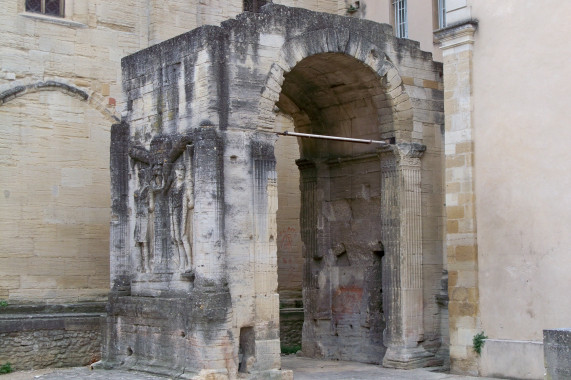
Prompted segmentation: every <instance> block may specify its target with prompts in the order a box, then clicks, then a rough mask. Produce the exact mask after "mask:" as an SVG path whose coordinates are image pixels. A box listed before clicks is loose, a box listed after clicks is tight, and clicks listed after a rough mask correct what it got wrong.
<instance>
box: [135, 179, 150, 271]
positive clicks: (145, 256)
mask: <svg viewBox="0 0 571 380" xmlns="http://www.w3.org/2000/svg"><path fill="white" fill-rule="evenodd" d="M138 177H139V187H138V188H137V190H135V192H134V198H135V210H136V220H135V233H134V235H135V236H134V238H135V245H136V246H137V248H138V249H139V252H138V253H139V260H140V262H139V265H140V267H139V270H140V271H141V272H150V271H151V270H152V266H151V261H152V255H151V253H152V251H151V250H149V243H150V242H152V239H151V237H150V236H149V235H150V234H149V232H151V231H150V230H151V225H152V223H149V210H150V205H149V200H150V199H149V198H150V197H149V184H148V169H144V168H141V169H139V173H138Z"/></svg>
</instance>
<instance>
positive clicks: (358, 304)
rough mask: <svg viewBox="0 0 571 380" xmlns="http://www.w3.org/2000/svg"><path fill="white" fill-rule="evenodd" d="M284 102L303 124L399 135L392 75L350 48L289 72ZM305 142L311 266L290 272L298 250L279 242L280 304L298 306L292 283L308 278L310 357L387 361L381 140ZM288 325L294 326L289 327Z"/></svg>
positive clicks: (343, 132)
mask: <svg viewBox="0 0 571 380" xmlns="http://www.w3.org/2000/svg"><path fill="white" fill-rule="evenodd" d="M277 106H278V108H279V109H280V111H281V112H282V114H285V115H288V117H289V118H290V120H291V121H290V128H294V129H295V131H296V132H302V133H314V134H326V135H333V136H339V137H352V138H362V139H374V140H380V139H382V138H387V137H393V136H394V134H393V135H392V136H391V133H392V131H393V128H394V123H393V107H392V103H391V101H390V97H389V96H388V95H387V89H386V87H384V86H383V81H382V78H380V77H379V75H378V74H377V73H375V72H374V71H373V70H371V69H370V68H369V67H368V66H366V65H365V64H363V63H362V62H360V61H358V60H357V59H355V58H353V57H350V56H348V55H345V54H339V53H323V54H317V55H313V56H310V57H308V58H306V59H304V60H302V61H300V62H299V63H298V65H296V66H295V67H294V68H293V69H292V70H291V71H290V72H289V73H287V74H285V75H284V83H283V86H282V91H281V93H280V97H279V100H278V102H277ZM284 119H285V118H284V117H279V118H278V120H280V122H279V124H280V126H279V128H280V129H283V128H284V124H286V125H287V123H284V121H283V120H284ZM285 128H287V127H285ZM281 140H282V139H281V138H280V141H279V142H278V144H277V147H276V149H277V150H279V149H280V144H281ZM298 144H299V159H297V160H296V164H297V166H298V170H299V190H300V193H299V210H300V211H299V229H300V234H299V235H300V237H299V238H300V240H301V242H302V244H301V247H300V248H301V251H302V252H301V253H300V252H298V253H297V260H302V261H303V264H302V265H298V267H297V269H298V270H300V271H301V273H290V274H287V275H286V274H284V272H286V268H284V267H283V266H284V265H286V266H288V267H289V268H287V269H290V270H291V269H292V268H295V265H292V264H291V255H294V254H295V252H294V253H292V252H287V250H286V249H284V248H283V247H281V246H279V245H278V272H279V273H280V274H282V275H281V276H280V277H279V281H280V284H279V289H280V297H281V301H280V302H281V304H282V306H284V305H287V304H288V302H286V301H285V300H284V295H285V297H291V290H292V289H291V286H288V285H290V284H289V283H291V282H295V281H297V279H298V277H301V281H300V282H301V287H302V289H300V290H301V291H302V294H303V308H304V322H303V330H302V333H301V334H300V335H301V336H302V338H301V340H302V351H303V353H304V355H306V356H310V357H325V358H331V359H341V360H356V361H361V362H368V363H380V362H381V361H382V358H383V356H384V353H385V351H386V348H385V346H384V345H383V330H384V328H385V326H386V321H385V315H384V313H383V302H382V298H383V297H382V290H383V289H382V261H383V260H382V257H383V244H382V242H381V218H380V212H381V173H380V164H379V157H378V154H377V149H378V146H377V145H373V144H354V143H347V142H337V141H327V140H316V139H298ZM281 149H283V148H281ZM282 157H283V155H278V181H279V182H278V196H280V201H279V205H280V206H279V209H280V210H281V209H282V208H288V209H289V208H292V205H291V203H290V202H291V196H285V195H283V193H284V190H282V188H281V187H282V186H283V181H280V178H281V177H280V174H282V173H280V167H284V165H282V164H281V163H280V162H279V161H280V159H281V158H282ZM290 165H293V162H291V163H290ZM285 166H287V165H285ZM282 171H284V169H282ZM284 201H285V204H284ZM290 214H291V212H290ZM282 218H283V216H281V215H280V212H279V211H278V216H277V223H278V231H280V230H279V226H280V225H284V224H285V223H284V222H283V220H282ZM288 232H291V231H285V232H282V236H279V235H278V241H280V239H284V238H287V239H291V237H286V236H285V234H286V233H288ZM292 240H293V241H295V238H294V239H292ZM284 256H289V257H290V260H288V259H287V258H285V257H284ZM284 263H285V264H284ZM296 276H297V277H296ZM289 303H291V302H289ZM284 314H286V315H287V313H283V312H282V313H281V315H282V319H284ZM282 323H283V322H282ZM286 323H287V317H286ZM284 332H285V333H286V334H290V335H291V334H292V332H291V331H284V329H283V328H282V335H284Z"/></svg>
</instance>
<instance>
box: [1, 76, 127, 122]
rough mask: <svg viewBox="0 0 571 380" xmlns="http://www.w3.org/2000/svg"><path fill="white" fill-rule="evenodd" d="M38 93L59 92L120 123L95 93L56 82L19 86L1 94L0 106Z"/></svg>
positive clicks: (40, 82)
mask: <svg viewBox="0 0 571 380" xmlns="http://www.w3.org/2000/svg"><path fill="white" fill-rule="evenodd" d="M38 91H59V92H61V93H63V94H66V95H69V96H71V97H74V98H76V99H79V100H81V101H84V102H86V103H87V104H88V105H90V106H91V107H93V108H94V109H96V110H97V111H99V112H100V113H101V114H102V115H103V116H104V117H105V118H106V119H108V120H109V121H111V122H112V123H117V122H119V121H120V117H119V115H118V114H117V113H116V112H113V111H110V110H109V109H107V107H105V105H104V103H103V97H102V96H101V95H99V94H97V93H95V92H92V93H91V94H89V93H88V92H86V91H84V90H82V89H81V88H79V87H76V86H74V85H71V84H68V83H65V82H60V81H56V80H47V81H37V82H34V83H29V84H17V85H15V86H13V87H11V88H9V89H7V90H5V91H2V92H0V106H2V105H4V104H6V103H8V102H9V101H11V100H14V99H16V98H19V97H21V96H24V95H26V94H31V93H34V92H38Z"/></svg>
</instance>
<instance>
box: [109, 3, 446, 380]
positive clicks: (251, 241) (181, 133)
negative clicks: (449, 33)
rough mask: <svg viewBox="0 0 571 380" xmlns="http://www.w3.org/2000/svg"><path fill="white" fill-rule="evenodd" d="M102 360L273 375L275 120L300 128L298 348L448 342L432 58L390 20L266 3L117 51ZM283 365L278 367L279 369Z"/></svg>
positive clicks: (188, 371) (378, 351) (372, 353)
mask: <svg viewBox="0 0 571 380" xmlns="http://www.w3.org/2000/svg"><path fill="white" fill-rule="evenodd" d="M122 66H123V87H124V91H125V95H126V101H127V112H126V117H125V118H124V121H123V123H121V124H116V125H114V127H113V130H112V145H111V169H112V196H113V219H112V225H111V268H112V269H111V287H112V290H111V294H110V301H109V308H108V317H107V333H106V336H105V348H104V361H105V363H106V364H107V365H109V366H118V365H123V366H127V367H130V368H135V369H137V368H138V369H143V370H150V371H153V372H159V373H169V374H171V375H178V376H182V377H186V378H193V376H197V378H203V377H206V376H208V374H217V376H221V378H226V377H229V378H234V377H236V376H237V374H238V373H240V372H242V373H245V374H249V375H248V376H251V377H252V378H254V377H256V378H257V377H263V378H269V377H272V376H275V377H276V378H281V377H282V376H288V374H287V373H282V372H280V339H279V299H278V298H279V297H278V294H277V262H276V239H277V228H276V210H277V208H278V204H277V190H278V189H277V182H276V170H275V163H276V157H275V155H274V144H275V141H276V139H277V136H276V133H275V125H274V122H275V119H276V115H277V114H278V113H280V112H281V113H285V114H288V115H289V116H290V117H291V118H292V119H293V122H294V125H295V131H297V132H305V133H313V134H324V135H334V136H345V137H353V138H361V139H373V140H383V141H387V144H384V145H373V144H368V145H367V144H364V145H357V144H349V143H346V142H334V141H331V142H327V141H321V140H304V141H300V155H301V158H300V159H299V160H298V161H297V165H298V167H299V170H300V174H301V180H300V190H301V197H302V200H301V213H300V225H301V235H302V241H303V246H304V247H303V255H304V264H303V281H304V282H303V298H304V299H303V303H304V309H305V320H304V325H303V352H304V354H305V355H308V356H313V357H327V358H337V359H347V360H358V361H363V362H369V363H379V364H380V363H382V364H383V365H385V366H391V367H399V368H412V367H418V366H423V365H428V364H431V363H432V364H434V363H436V362H437V361H438V355H436V353H437V351H438V348H439V347H438V346H439V344H440V342H441V338H442V336H441V332H440V331H441V329H440V319H441V317H440V314H441V312H440V311H439V306H438V304H437V302H436V295H437V294H438V292H439V291H440V283H441V277H442V273H443V264H442V255H443V253H442V247H441V244H439V243H438V242H439V241H441V239H440V234H441V233H442V225H441V221H442V212H443V211H442V204H443V201H442V188H441V182H442V177H441V169H440V168H441V165H442V162H441V160H442V146H441V143H442V137H441V136H442V135H441V133H442V132H441V124H442V121H443V120H442V91H441V90H442V89H441V83H440V72H441V66H440V65H439V64H437V63H434V62H433V61H432V58H431V55H430V54H429V53H425V52H422V51H420V50H419V47H418V44H417V43H416V42H413V41H408V40H399V39H397V38H395V37H394V36H393V34H392V28H391V27H390V26H388V25H380V24H376V23H373V22H370V21H364V20H358V19H352V18H347V17H341V16H336V15H331V14H323V13H315V12H311V11H307V10H303V9H296V8H287V7H283V6H278V5H273V4H270V5H268V6H266V7H264V8H263V12H262V13H258V14H253V13H244V14H241V15H239V16H238V17H237V18H236V19H233V20H229V21H226V22H224V23H222V25H221V26H220V27H213V26H205V27H201V28H198V29H195V30H193V31H190V32H188V33H186V34H183V35H180V36H178V37H175V38H173V39H171V40H168V41H165V42H163V43H161V44H159V45H155V46H152V47H150V48H148V49H145V50H143V51H140V52H138V53H136V54H133V55H131V56H128V57H126V58H124V60H123V63H122ZM272 378H273V377H272Z"/></svg>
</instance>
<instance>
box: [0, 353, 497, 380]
mask: <svg viewBox="0 0 571 380" xmlns="http://www.w3.org/2000/svg"><path fill="white" fill-rule="evenodd" d="M282 368H284V369H291V370H293V374H294V379H295V380H315V379H318V380H387V379H396V380H462V379H464V380H468V379H473V380H476V379H477V380H484V379H490V378H484V377H470V376H459V375H450V374H446V373H439V372H430V371H427V370H422V369H415V370H409V371H405V370H398V369H388V368H382V367H379V366H376V365H370V364H361V363H355V362H343V361H327V360H315V359H306V358H298V357H296V356H294V355H289V356H284V357H283V358H282ZM35 379H39V380H82V379H89V380H165V378H164V377H159V376H153V375H149V374H145V373H140V372H127V371H117V370H113V371H106V370H102V369H97V370H93V371H92V370H90V369H89V367H76V368H66V369H57V370H56V369H43V370H38V371H22V372H15V373H11V374H8V375H2V376H0V380H35Z"/></svg>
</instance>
